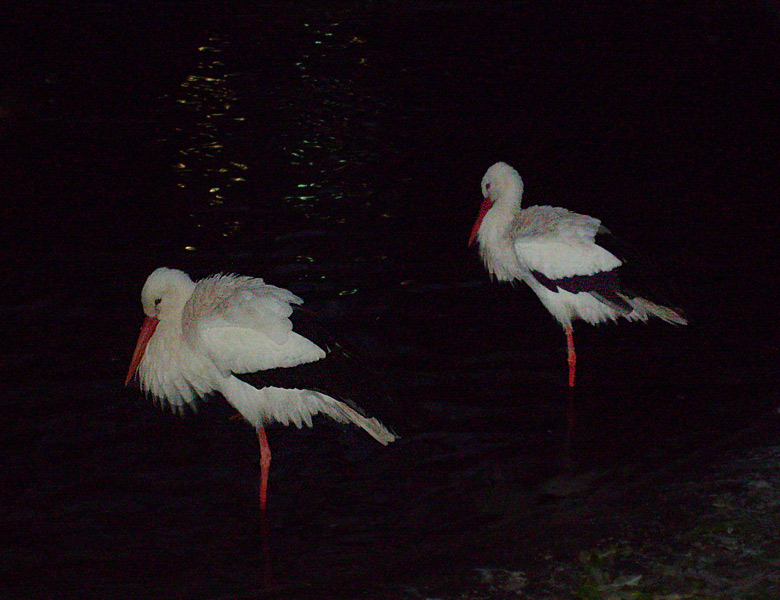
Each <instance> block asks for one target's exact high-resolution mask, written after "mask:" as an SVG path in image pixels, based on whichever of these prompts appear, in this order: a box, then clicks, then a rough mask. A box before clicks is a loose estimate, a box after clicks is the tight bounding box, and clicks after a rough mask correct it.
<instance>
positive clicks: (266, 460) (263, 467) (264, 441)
mask: <svg viewBox="0 0 780 600" xmlns="http://www.w3.org/2000/svg"><path fill="white" fill-rule="evenodd" d="M257 439H258V440H259V441H260V510H262V511H263V514H265V500H266V496H267V495H268V471H269V470H270V468H271V447H270V446H269V445H268V438H267V437H266V436H265V429H264V428H263V424H262V423H260V424H259V425H258V426H257Z"/></svg>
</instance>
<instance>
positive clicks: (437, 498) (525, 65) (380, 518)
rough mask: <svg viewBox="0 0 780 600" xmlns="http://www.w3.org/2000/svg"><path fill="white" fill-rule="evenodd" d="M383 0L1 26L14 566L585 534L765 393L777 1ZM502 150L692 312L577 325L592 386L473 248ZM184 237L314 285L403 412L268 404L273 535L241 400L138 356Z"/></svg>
mask: <svg viewBox="0 0 780 600" xmlns="http://www.w3.org/2000/svg"><path fill="white" fill-rule="evenodd" d="M388 5H389V6H387V7H386V6H384V5H383V3H381V2H377V3H368V2H366V3H358V2H356V3H352V4H350V3H344V4H333V5H332V6H331V8H329V9H317V10H315V9H301V8H300V7H299V6H290V7H289V8H288V7H284V6H280V5H278V4H277V5H273V7H269V6H260V7H258V6H255V5H252V4H250V3H247V4H245V5H242V4H238V3H237V4H233V5H232V6H231V7H230V8H229V9H225V10H221V11H219V12H217V11H216V10H215V9H214V8H213V7H212V6H210V5H207V4H205V3H204V4H197V3H195V4H189V3H187V4H185V3H182V4H178V3H168V4H159V5H158V4H151V3H146V4H138V5H133V7H125V6H124V5H123V4H121V3H112V2H106V3H92V4H87V5H82V6H80V7H79V8H78V9H73V8H68V7H66V5H65V4H51V5H50V4H39V5H34V6H31V7H30V8H28V9H26V10H25V12H23V13H17V14H16V15H15V16H14V17H13V18H11V19H10V20H8V21H7V22H6V23H5V24H4V25H3V26H2V29H3V33H4V35H5V38H6V40H7V43H5V44H4V48H3V50H2V59H3V67H2V68H3V81H2V84H3V87H2V95H0V118H1V119H2V121H0V136H2V138H3V140H4V141H3V143H2V149H0V153H1V155H2V156H1V159H2V162H1V163H0V177H1V178H2V179H1V180H2V188H1V189H2V195H3V197H4V202H3V208H2V211H3V219H2V224H3V237H4V243H3V246H2V249H1V250H0V252H1V254H0V256H1V257H2V263H1V264H2V269H3V280H4V282H5V285H4V286H3V288H4V290H3V294H2V300H1V301H0V302H1V304H0V313H1V314H2V317H3V330H4V333H5V336H4V338H5V340H6V341H5V343H4V344H3V345H2V347H0V369H1V370H2V378H3V381H4V386H3V389H4V391H3V397H2V401H3V404H4V410H3V411H2V415H3V416H2V419H3V421H2V424H1V426H2V431H3V438H4V439H5V441H6V443H5V445H6V448H7V450H6V451H5V452H3V454H2V458H1V459H0V460H1V461H2V462H1V463H0V480H1V481H2V483H3V489H4V492H3V495H2V499H1V500H0V510H2V514H3V518H2V520H3V524H2V525H3V529H4V530H5V533H4V534H3V544H2V550H1V551H2V561H0V563H1V564H2V570H1V572H2V576H3V577H4V578H5V579H6V580H7V583H6V584H5V585H6V588H7V589H8V590H10V592H12V595H13V596H15V597H34V596H36V595H38V596H48V597H86V596H91V595H94V596H97V597H102V598H107V597H111V598H120V597H127V598H140V597H144V598H158V597H159V598H249V597H307V596H312V597H341V598H351V597H355V598H358V597H371V598H381V597H396V598H404V597H409V598H413V597H418V595H419V594H421V593H422V592H421V591H420V590H423V589H428V588H427V587H426V586H432V587H430V589H434V588H436V586H439V587H440V588H441V587H442V586H444V587H446V585H448V582H450V583H452V582H458V581H460V580H462V579H463V578H464V577H467V576H468V574H469V573H470V572H471V570H472V569H473V568H474V567H479V566H485V565H489V566H500V567H506V568H520V569H525V568H528V567H527V565H528V564H531V563H532V562H533V561H534V560H538V559H539V558H540V556H543V555H545V554H548V553H555V552H559V553H562V554H565V553H566V552H570V551H574V550H572V549H573V548H576V540H577V538H578V535H580V528H581V527H583V528H586V527H587V526H588V525H587V524H580V523H577V522H576V520H574V519H573V518H572V517H570V515H573V514H575V508H576V507H577V506H580V505H581V504H582V503H586V502H591V503H595V504H594V506H596V507H597V506H598V504H597V503H598V498H599V497H600V496H601V495H603V494H611V495H614V494H621V493H625V494H626V495H629V494H631V493H632V491H631V490H635V489H636V488H635V486H636V485H637V482H641V481H643V480H645V478H647V477H650V476H653V474H657V473H658V472H659V470H663V469H665V468H668V466H669V465H673V464H675V463H676V462H677V461H679V460H681V459H684V458H685V457H687V456H690V455H691V454H696V453H701V452H702V451H706V450H707V449H715V450H714V452H717V449H718V448H721V447H727V446H728V444H729V441H728V440H729V439H731V435H732V434H733V432H734V431H737V430H739V429H740V428H743V427H747V426H750V425H755V424H756V423H759V422H762V421H766V420H768V419H772V415H773V409H774V407H775V405H776V402H777V387H776V385H775V381H776V378H777V375H778V362H777V358H778V357H777V354H778V343H777V339H778V337H777V334H778V327H777V317H776V301H777V291H776V290H777V289H778V281H777V279H778V277H777V264H776V262H777V259H776V257H777V250H778V243H777V225H778V216H777V215H778V211H777V207H776V204H777V196H778V190H779V189H780V186H779V185H778V184H779V183H780V181H779V179H780V175H779V174H778V168H777V164H778V163H777V153H776V147H775V145H776V140H777V139H778V134H780V131H778V129H779V128H778V120H777V115H778V111H777V108H778V107H777V100H778V97H780V96H779V95H778V93H779V92H780V85H778V84H779V82H780V75H778V74H779V73H780V70H778V69H777V64H778V63H777V59H778V57H779V56H780V53H778V44H777V39H778V37H777V35H778V20H777V14H776V13H775V12H773V10H772V9H771V7H770V6H771V5H770V4H769V3H767V4H766V5H764V4H757V5H756V6H750V5H749V6H742V5H740V7H739V8H737V7H736V6H735V7H731V5H730V3H719V4H718V6H717V7H715V8H713V7H711V6H710V3H703V2H702V3H692V4H690V5H689V6H688V7H687V8H676V9H660V8H650V7H647V8H631V7H630V6H628V5H626V6H624V7H622V8H620V9H583V8H581V7H579V8H577V7H575V6H574V5H567V4H560V5H558V6H556V7H555V8H550V7H548V8H544V9H541V8H529V7H528V6H527V5H526V4H524V3H501V2H499V3H491V6H490V8H477V7H475V6H474V5H473V4H471V3H458V2H431V3H426V2H419V3H418V2H409V3H388ZM497 160H505V161H507V162H509V163H511V164H513V165H514V166H516V167H517V168H518V169H519V171H520V172H521V174H522V175H523V177H524V179H525V183H526V198H525V202H526V203H527V204H535V203H540V204H546V203H551V204H561V205H564V206H567V207H569V208H572V209H575V210H579V211H582V212H586V213H589V214H593V215H596V216H599V217H601V218H602V219H603V220H604V221H605V222H606V224H607V225H608V226H609V227H610V228H611V229H612V230H613V231H614V232H616V233H617V234H619V235H622V236H623V237H625V238H628V239H630V240H631V242H632V243H633V244H634V245H636V246H637V247H639V248H642V249H643V250H644V251H645V253H646V254H647V255H649V257H650V258H651V259H653V260H654V261H656V262H657V263H658V264H659V265H660V266H661V267H662V268H661V271H662V272H663V273H664V276H665V277H667V278H668V279H670V286H671V287H673V288H675V290H676V291H675V293H676V295H677V296H678V298H679V301H680V303H681V304H682V305H683V306H684V307H686V309H687V311H688V313H689V315H690V318H691V325H690V326H689V327H687V328H673V327H669V326H667V325H665V324H663V323H660V322H658V323H652V324H648V325H646V326H643V325H636V324H628V323H625V322H624V323H621V324H620V326H605V327H602V328H597V329H596V328H590V327H587V326H579V327H577V328H576V336H577V343H578V350H579V357H580V362H579V365H578V367H579V369H578V374H579V380H578V387H577V390H576V393H575V395H574V396H573V397H571V398H570V397H568V395H567V391H566V389H565V380H566V364H565V341H564V336H563V335H562V333H561V331H560V329H559V327H558V326H557V325H556V324H555V323H554V321H553V320H552V318H551V317H550V316H549V315H548V314H547V313H546V311H545V310H544V309H543V307H542V306H541V305H540V304H539V302H538V301H537V300H536V298H535V297H534V296H533V295H532V294H531V293H530V291H529V290H527V289H525V288H524V287H522V286H520V287H517V288H512V287H510V286H500V285H496V284H494V283H491V282H489V281H488V277H487V275H486V273H485V272H484V271H483V269H482V267H481V265H480V264H479V261H478V259H477V257H476V253H475V252H474V251H473V250H470V249H468V248H466V241H467V239H468V234H469V232H470V228H471V224H472V222H473V219H474V217H475V213H476V209H477V202H478V201H479V200H480V194H479V181H480V178H481V177H482V174H483V173H484V171H485V170H486V169H487V167H488V166H490V164H492V163H493V162H495V161H497ZM160 265H168V266H172V267H179V268H183V269H184V270H186V271H188V272H189V273H191V274H192V275H193V276H194V277H200V276H203V275H206V274H209V273H212V272H216V271H235V272H241V273H246V274H251V275H256V276H261V277H263V278H265V279H266V280H267V281H269V282H271V283H274V284H277V285H281V286H284V287H287V288H289V289H291V290H293V291H294V292H295V293H296V294H299V295H301V296H303V297H304V298H305V299H306V302H307V305H308V306H309V307H311V308H313V309H315V310H316V311H318V312H319V313H320V315H321V316H322V318H323V320H324V321H325V322H326V323H327V325H328V326H329V327H330V328H331V329H332V330H333V331H334V332H336V333H337V335H338V336H339V337H340V338H341V339H342V340H344V341H345V342H347V343H349V344H351V345H352V346H354V347H355V348H357V349H358V350H359V351H360V352H361V353H362V355H363V356H364V357H365V359H366V362H367V363H370V364H371V365H373V367H374V369H375V370H377V371H378V372H379V374H380V375H381V376H382V377H383V379H384V380H385V381H386V385H387V387H388V389H389V391H390V392H391V396H392V398H393V402H391V403H389V404H387V403H385V404H378V405H377V406H376V407H369V408H371V409H373V410H374V411H375V412H377V413H378V414H380V415H381V417H382V418H383V420H384V421H385V422H386V423H388V424H390V425H391V426H392V427H394V428H395V429H396V430H397V432H398V433H400V434H401V435H402V439H401V440H400V441H398V442H397V443H395V444H393V445H391V446H390V447H388V448H383V447H381V446H379V445H377V444H376V443H375V442H373V440H371V439H370V438H369V437H368V436H366V435H365V434H363V433H362V432H359V431H357V430H353V429H349V428H342V427H341V426H338V425H335V424H333V423H328V422H326V421H324V420H320V421H318V422H317V424H316V426H315V428H314V429H312V430H303V431H299V430H296V429H294V428H282V427H274V428H271V429H270V434H269V438H270V443H271V446H272V448H273V452H274V463H273V467H272V472H271V488H270V493H269V494H270V495H269V504H270V506H269V525H268V526H269V532H268V545H269V553H270V561H269V560H268V559H266V558H265V556H264V551H263V541H262V538H263V536H262V532H261V523H260V519H259V514H258V510H257V481H258V477H259V460H258V459H259V455H258V454H259V453H258V449H257V445H256V441H255V437H254V435H253V433H252V431H251V428H250V427H249V426H248V425H246V424H245V423H242V422H241V421H240V420H237V419H233V418H231V417H232V416H233V413H232V411H231V409H230V408H229V407H228V406H226V404H225V403H224V401H222V400H221V399H216V400H214V401H213V402H210V403H205V404H203V405H202V406H201V410H200V411H199V413H198V414H196V415H187V416H185V417H184V418H179V417H175V416H172V415H170V414H168V413H166V412H162V411H159V410H158V409H157V408H156V407H155V406H153V405H152V403H151V402H148V401H146V400H144V399H142V398H140V397H139V395H138V394H137V393H136V392H135V391H133V390H125V389H123V388H122V381H123V378H124V375H125V370H126V368H127V363H128V361H129V357H130V354H131V352H132V347H133V344H134V342H135V336H136V334H137V327H138V324H139V322H140V319H141V310H140V303H139V301H138V299H139V293H140V287H141V285H142V284H143V281H144V279H145V277H146V276H147V275H148V273H149V272H150V271H151V270H152V269H153V268H155V267H157V266H160ZM567 515H569V516H567ZM567 544H568V545H567ZM269 570H270V572H271V573H270V576H269V575H268V574H267V573H268V571H269Z"/></svg>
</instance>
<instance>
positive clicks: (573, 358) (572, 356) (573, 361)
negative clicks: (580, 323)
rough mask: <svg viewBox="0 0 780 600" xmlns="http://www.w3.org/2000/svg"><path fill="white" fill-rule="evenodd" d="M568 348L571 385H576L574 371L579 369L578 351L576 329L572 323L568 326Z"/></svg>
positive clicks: (571, 386)
mask: <svg viewBox="0 0 780 600" xmlns="http://www.w3.org/2000/svg"><path fill="white" fill-rule="evenodd" d="M566 349H567V350H568V353H569V387H570V388H573V387H574V372H575V371H576V369H577V353H576V352H575V351H574V331H573V330H572V328H571V325H569V326H567V327H566Z"/></svg>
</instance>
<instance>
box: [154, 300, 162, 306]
mask: <svg viewBox="0 0 780 600" xmlns="http://www.w3.org/2000/svg"><path fill="white" fill-rule="evenodd" d="M160 302H162V298H155V299H154V305H155V306H160Z"/></svg>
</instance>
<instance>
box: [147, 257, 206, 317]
mask: <svg viewBox="0 0 780 600" xmlns="http://www.w3.org/2000/svg"><path fill="white" fill-rule="evenodd" d="M193 289H195V283H194V282H193V281H192V279H190V276H189V275H187V274H186V273H185V272H184V271H179V270H178V269H169V268H168V267H160V268H159V269H155V270H154V271H152V274H151V275H149V277H148V278H147V279H146V283H145V284H144V287H143V289H142V290H141V306H143V309H144V314H145V315H146V316H147V317H151V318H155V319H158V320H160V321H164V320H165V319H166V317H168V318H170V316H171V315H178V314H180V313H181V309H182V308H184V305H185V304H186V303H187V300H189V298H190V296H191V295H192V290H193Z"/></svg>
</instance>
